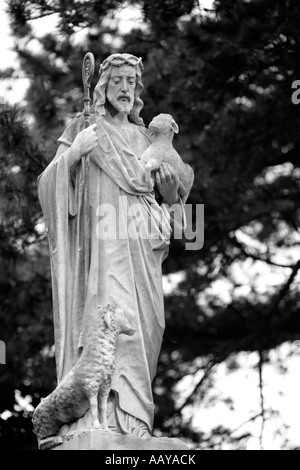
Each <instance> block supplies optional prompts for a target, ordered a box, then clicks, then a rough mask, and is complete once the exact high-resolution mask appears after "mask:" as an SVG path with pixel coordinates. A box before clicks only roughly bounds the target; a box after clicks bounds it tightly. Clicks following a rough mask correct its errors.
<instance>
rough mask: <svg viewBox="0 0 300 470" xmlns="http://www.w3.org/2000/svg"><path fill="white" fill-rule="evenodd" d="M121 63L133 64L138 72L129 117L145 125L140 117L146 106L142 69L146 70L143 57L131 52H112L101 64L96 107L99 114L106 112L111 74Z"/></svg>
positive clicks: (132, 120) (95, 95)
mask: <svg viewBox="0 0 300 470" xmlns="http://www.w3.org/2000/svg"><path fill="white" fill-rule="evenodd" d="M121 65H131V66H132V67H134V70H135V72H136V86H135V91H134V102H133V107H132V110H131V111H130V114H129V119H130V121H131V122H133V123H134V124H138V125H144V121H143V119H142V118H141V117H140V112H141V110H142V108H143V106H144V103H143V101H142V100H141V98H140V94H141V93H142V91H143V89H144V86H143V83H142V71H143V70H144V67H143V63H142V59H141V58H138V57H136V56H134V55H131V54H112V55H110V56H109V57H107V59H105V60H104V61H103V62H102V64H101V65H100V70H99V74H100V78H99V80H98V83H97V85H96V86H95V90H94V108H95V111H96V113H97V114H98V115H99V116H104V115H105V114H106V109H105V102H106V89H107V85H108V82H109V79H110V76H111V71H112V68H113V67H120V66H121Z"/></svg>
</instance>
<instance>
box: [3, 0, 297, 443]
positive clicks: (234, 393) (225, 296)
mask: <svg viewBox="0 0 300 470" xmlns="http://www.w3.org/2000/svg"><path fill="white" fill-rule="evenodd" d="M212 4H213V1H212V0H205V1H204V0H203V1H200V6H201V7H202V8H211V7H212ZM120 18H121V20H122V21H121V28H122V30H123V31H128V30H129V29H130V28H131V26H132V24H136V23H137V22H139V21H141V16H140V14H139V12H136V11H133V10H132V9H131V8H127V9H126V10H125V11H123V12H122V13H121V14H120ZM55 24H56V18H55V16H53V17H47V18H45V19H42V20H38V21H36V22H35V25H34V27H35V29H36V32H37V33H38V34H39V33H40V34H44V33H46V32H47V31H51V30H53V29H54V28H55ZM80 34H82V33H80ZM80 34H79V35H78V36H77V37H76V38H75V40H78V41H79V40H81V39H82V36H80ZM0 44H1V46H0V52H1V64H0V69H5V68H6V67H10V66H14V65H15V63H16V59H17V58H16V54H15V53H14V52H13V51H12V48H13V39H12V38H11V37H10V32H9V25H8V18H7V15H6V13H5V4H4V2H3V1H2V2H0ZM32 47H35V45H34V44H32ZM27 86H28V80H27V79H26V78H23V79H17V80H13V81H0V98H1V96H5V99H6V100H7V101H9V102H10V103H18V102H20V101H22V99H23V97H24V91H25V90H26V88H27ZM284 170H285V169H284V168H282V169H279V171H282V172H284ZM239 237H240V238H241V240H242V241H243V242H245V243H250V244H251V237H250V239H249V236H248V238H247V234H245V233H239ZM252 243H253V242H252ZM256 248H259V247H257V246H256ZM294 256H295V253H294V252H293V253H292V254H291V253H278V255H277V258H278V259H277V261H278V262H279V261H281V262H283V261H285V260H289V261H291V258H292V259H294ZM288 273H289V271H286V272H284V271H283V274H280V276H279V275H278V268H269V267H266V266H265V264H262V263H259V262H257V263H254V264H253V263H250V262H249V263H244V265H243V266H241V265H237V264H235V265H233V267H232V275H233V277H235V278H236V279H239V280H240V283H241V287H240V288H239V289H240V291H238V290H237V291H235V293H234V294H235V295H248V293H249V292H250V286H252V287H253V285H256V287H257V289H258V291H259V289H261V293H262V294H263V292H269V291H270V290H274V288H276V287H275V286H276V285H280V284H281V283H282V282H283V281H284V277H286V276H287V275H288ZM282 276H284V277H282ZM182 278H183V273H178V275H177V277H176V279H175V282H176V281H179V280H181V279H182ZM298 281H300V278H299V277H298ZM164 287H165V292H166V293H170V291H171V290H172V288H173V287H174V278H173V279H170V278H167V277H166V278H165V279H164ZM210 293H214V294H216V293H217V295H219V297H220V300H221V301H223V302H225V303H226V302H229V301H230V299H231V296H232V289H231V285H230V283H229V282H228V280H226V279H221V280H219V281H217V282H216V283H215V285H214V286H213V288H212V291H211V292H210ZM208 294H209V293H208ZM199 302H200V303H201V302H204V303H205V302H206V300H205V298H202V297H201V296H200V297H199ZM299 344H300V343H299ZM276 355H280V356H281V357H282V358H283V359H284V364H285V365H286V367H287V369H288V371H287V373H286V374H285V375H282V374H281V373H279V372H278V370H277V369H276V365H275V356H276ZM288 356H290V357H289V359H288ZM272 358H273V359H272V361H271V363H270V364H268V365H267V366H265V375H264V380H265V399H266V407H267V408H270V407H273V408H274V409H279V412H280V415H279V416H277V417H276V418H274V419H272V420H271V421H270V423H269V424H268V425H267V426H266V429H265V439H264V448H265V449H266V450H267V449H279V448H280V445H281V444H282V442H283V441H284V438H285V437H287V438H288V439H290V440H291V441H292V442H294V444H295V445H297V444H298V445H300V437H299V416H300V413H299V411H300V410H299V396H300V381H299V379H298V374H299V372H298V371H299V369H300V346H299V345H298V343H296V342H295V343H294V345H291V344H288V343H286V344H284V345H282V346H281V347H280V348H278V350H277V351H275V352H274V353H272ZM236 360H237V361H238V362H239V363H240V364H241V366H242V367H241V369H239V370H238V371H234V372H230V371H229V370H228V369H227V367H226V365H225V364H222V365H221V366H219V367H217V368H216V371H215V379H216V388H213V390H212V392H211V394H208V397H207V398H206V400H205V402H204V403H202V404H201V405H200V406H199V409H198V411H197V413H195V409H193V410H192V412H191V410H189V409H187V410H186V414H187V416H188V415H189V413H192V415H193V416H194V424H195V425H196V426H198V427H199V428H200V429H201V430H202V431H204V432H207V433H209V431H210V429H212V428H213V427H215V426H218V425H222V424H223V425H224V426H226V425H227V424H228V423H230V425H232V426H233V427H238V426H239V425H241V424H242V423H243V422H245V421H247V420H248V419H249V418H251V416H253V415H255V414H257V413H258V412H259V389H258V386H257V384H258V374H257V372H255V371H253V365H255V364H257V360H258V358H257V355H256V354H255V353H252V354H250V355H249V354H246V353H241V354H239V355H238V356H237V358H236ZM195 379H198V380H199V377H188V378H187V379H186V380H184V381H183V382H182V383H181V384H180V386H179V389H180V391H181V393H182V395H183V396H184V395H187V394H188V392H189V390H190V388H191V387H192V386H193V381H195ZM216 393H219V394H220V395H221V396H222V397H223V398H226V397H229V398H231V399H232V400H233V401H234V407H235V408H234V409H233V410H230V407H228V406H225V405H224V404H222V403H221V402H217V404H214V402H213V400H212V398H213V395H212V394H216ZM16 397H17V402H18V404H19V405H18V406H24V407H25V405H24V403H27V408H28V406H29V408H30V404H28V403H29V402H30V399H29V398H28V397H26V399H25V398H24V399H22V398H21V397H20V396H19V395H18V394H17V396H16ZM22 400H23V401H22ZM22 403H23V405H22ZM3 417H4V416H3ZM283 423H285V424H287V425H289V426H290V429H289V430H286V429H284V426H283ZM260 425H261V424H260V420H257V421H254V422H253V423H250V424H247V425H245V427H243V428H241V430H240V431H247V430H250V431H251V432H253V433H254V434H255V435H256V436H257V437H256V438H255V439H252V440H250V441H249V443H248V445H247V449H249V450H250V449H259V438H258V436H259V431H260ZM278 431H283V437H282V436H280V435H279V434H278Z"/></svg>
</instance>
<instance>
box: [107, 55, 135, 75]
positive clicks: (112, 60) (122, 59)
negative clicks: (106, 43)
mask: <svg viewBox="0 0 300 470" xmlns="http://www.w3.org/2000/svg"><path fill="white" fill-rule="evenodd" d="M124 64H129V65H132V66H136V65H138V66H139V68H140V70H144V66H143V62H142V58H141V57H136V56H135V55H132V54H112V55H110V56H109V57H107V58H106V59H105V60H104V61H103V62H102V64H101V65H100V71H99V72H100V75H101V73H102V72H104V71H105V70H107V69H108V67H110V66H115V67H119V66H120V65H124Z"/></svg>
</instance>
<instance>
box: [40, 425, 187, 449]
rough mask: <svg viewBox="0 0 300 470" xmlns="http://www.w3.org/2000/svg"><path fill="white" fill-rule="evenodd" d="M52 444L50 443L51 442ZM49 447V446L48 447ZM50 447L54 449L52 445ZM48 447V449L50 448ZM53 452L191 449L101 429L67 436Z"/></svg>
mask: <svg viewBox="0 0 300 470" xmlns="http://www.w3.org/2000/svg"><path fill="white" fill-rule="evenodd" d="M49 444H50V442H49ZM47 447H48V446H47ZM49 447H52V446H51V444H50V445H49ZM49 447H48V448H49ZM53 450H170V451H172V450H173V451H178V450H184V451H188V450H189V447H188V446H187V445H186V444H184V443H183V442H181V441H180V440H179V439H175V438H166V437H164V438H157V437H148V438H145V439H142V438H140V437H135V436H132V435H128V434H118V433H114V432H112V433H109V432H105V431H102V430H99V429H86V430H82V431H76V432H74V433H71V434H68V435H67V436H65V438H64V440H63V442H62V443H61V444H59V445H56V446H55V447H53Z"/></svg>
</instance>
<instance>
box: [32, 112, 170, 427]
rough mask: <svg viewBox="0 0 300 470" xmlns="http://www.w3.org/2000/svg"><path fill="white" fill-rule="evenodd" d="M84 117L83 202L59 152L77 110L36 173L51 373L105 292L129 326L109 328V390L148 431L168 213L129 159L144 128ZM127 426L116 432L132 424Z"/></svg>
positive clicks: (66, 361)
mask: <svg viewBox="0 0 300 470" xmlns="http://www.w3.org/2000/svg"><path fill="white" fill-rule="evenodd" d="M94 122H97V123H98V126H97V128H96V133H97V136H98V146H97V147H96V148H95V149H94V150H93V152H92V153H91V154H90V157H89V172H88V180H87V182H86V184H88V185H89V199H88V203H87V204H85V205H84V203H83V190H82V187H83V173H82V165H81V163H78V164H77V165H76V167H75V168H72V169H69V167H68V164H67V161H66V158H65V157H64V152H65V151H66V149H67V148H68V147H69V146H70V145H71V144H72V142H73V141H74V139H75V137H76V135H77V133H78V132H79V131H80V130H82V129H83V128H84V122H83V118H82V117H76V118H74V119H73V120H72V121H71V123H70V124H69V126H68V127H67V129H66V130H65V132H64V133H63V135H62V136H61V138H60V139H59V142H60V144H61V145H60V147H59V149H58V152H57V155H56V157H55V158H54V160H53V161H52V162H51V163H50V164H49V166H48V167H47V168H46V169H45V171H44V172H43V173H42V175H40V177H39V180H38V194H39V199H40V202H41V206H42V209H43V213H44V219H45V225H46V231H47V235H48V241H49V248H50V261H51V273H52V290H53V313H54V330H55V348H56V364H57V375H58V380H59V381H60V380H61V379H62V378H63V377H64V376H65V375H66V374H67V373H68V371H69V370H70V369H71V368H72V366H73V365H74V364H75V363H76V361H77V359H78V357H79V354H80V351H81V349H82V348H84V344H85V329H86V327H87V325H88V323H89V321H90V320H89V318H90V314H91V312H92V311H95V309H97V306H98V305H105V304H106V303H107V302H111V303H112V304H114V305H116V306H118V307H120V308H122V309H123V310H126V312H127V313H128V314H129V315H130V317H131V318H132V320H133V322H134V324H135V326H136V328H137V330H136V333H135V334H134V335H133V336H131V337H129V336H125V335H120V336H119V338H118V342H117V349H116V368H115V372H114V375H113V380H112V390H113V391H115V392H116V393H117V396H118V401H119V403H118V406H119V408H120V409H121V410H122V413H123V415H128V416H132V417H134V418H136V419H137V420H140V421H142V422H143V423H145V424H146V426H147V428H148V430H149V432H151V430H152V426H153V414H154V404H153V398H152V390H151V384H152V381H153V378H154V376H155V374H156V367H157V361H158V356H159V352H160V348H161V342H162V336H163V332H164V328H165V319H164V303H163V290H162V271H161V265H162V262H163V260H164V259H165V257H166V256H167V253H168V246H169V235H170V223H169V220H170V218H169V217H168V209H167V206H165V205H164V204H162V205H161V206H160V205H159V204H158V203H157V202H156V200H155V197H154V193H153V183H152V182H151V181H149V180H146V178H145V174H144V168H143V164H142V163H141V162H140V161H139V157H140V156H141V154H142V152H143V151H144V150H145V149H146V148H147V147H148V146H149V144H150V141H149V138H148V135H147V130H146V129H145V128H144V127H142V126H136V125H133V124H132V125H131V126H132V132H133V134H132V133H131V135H130V133H129V134H127V133H126V131H125V133H124V132H122V131H121V129H118V128H117V127H115V126H114V125H111V124H109V123H108V122H107V121H106V120H105V118H99V117H98V116H96V115H92V116H91V124H93V123H94ZM132 137H134V138H132ZM106 205H110V206H106ZM87 207H88V209H87ZM106 207H113V208H114V210H115V214H116V218H117V225H118V226H117V231H115V228H114V227H112V226H110V225H109V224H111V223H112V221H113V219H110V218H109V219H108V221H107V222H108V226H107V236H105V230H103V223H104V225H105V217H104V213H103V211H101V208H106ZM137 207H138V209H139V213H138V214H137V211H136V208H137ZM131 208H135V210H133V212H132V213H131ZM86 210H88V220H89V232H90V240H89V244H88V245H87V244H86V243H85V239H84V237H85V232H84V224H85V222H84V219H85V212H86ZM103 217H104V218H103ZM137 220H138V222H139V223H136V221H137ZM149 222H151V236H150V237H141V236H139V235H140V231H139V229H140V228H141V225H143V224H145V226H147V227H149ZM99 224H100V225H99ZM129 226H130V229H129ZM99 227H100V229H101V230H100V232H101V233H100V234H99ZM119 230H120V231H121V232H122V233H123V236H119V235H120V233H119ZM129 232H130V233H129ZM112 234H113V235H115V234H116V235H117V236H112ZM124 235H125V236H124ZM129 235H130V236H129ZM86 250H88V253H87V252H86ZM86 256H87V258H88V265H87V266H86V263H85V257H86ZM85 279H87V288H86V285H85ZM126 426H127V425H125V428H126ZM134 426H135V425H134ZM129 428H130V425H128V426H127V429H123V432H132V430H130V429H129Z"/></svg>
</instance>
